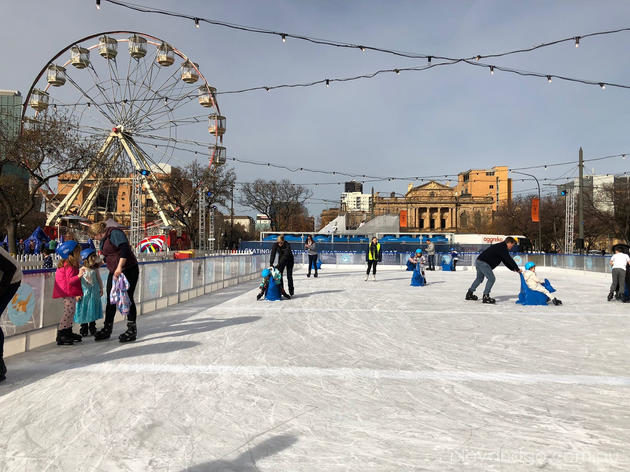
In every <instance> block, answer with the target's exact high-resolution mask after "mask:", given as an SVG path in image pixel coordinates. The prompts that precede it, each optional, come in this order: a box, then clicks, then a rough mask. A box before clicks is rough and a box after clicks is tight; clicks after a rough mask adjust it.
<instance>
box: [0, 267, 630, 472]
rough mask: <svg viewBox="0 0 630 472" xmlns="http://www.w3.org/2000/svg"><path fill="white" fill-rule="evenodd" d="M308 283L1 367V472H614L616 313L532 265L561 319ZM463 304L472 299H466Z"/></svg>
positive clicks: (625, 422)
mask: <svg viewBox="0 0 630 472" xmlns="http://www.w3.org/2000/svg"><path fill="white" fill-rule="evenodd" d="M363 270H364V269H362V268H361V267H359V266H356V267H339V268H337V269H335V268H334V267H332V266H324V268H323V270H322V271H321V272H320V277H319V278H317V279H314V278H310V279H307V278H306V275H305V273H304V270H297V271H296V273H295V286H296V297H295V298H294V299H293V300H290V301H281V302H265V301H258V302H257V301H256V297H255V294H256V293H257V289H256V286H257V283H255V284H254V283H249V284H245V285H241V286H238V287H233V288H231V289H227V290H224V291H222V292H221V293H215V294H212V295H209V296H205V297H201V298H198V299H195V300H193V301H191V302H188V303H185V304H181V305H177V306H175V307H171V308H168V309H165V310H162V311H160V312H157V313H155V314H151V315H147V316H143V317H140V319H139V327H138V331H139V335H140V338H139V339H138V341H137V342H135V343H130V344H127V345H121V344H120V343H118V340H117V339H115V338H117V336H118V334H119V333H120V332H122V330H123V326H122V325H121V324H118V325H116V326H115V331H114V334H115V336H114V337H113V338H112V340H110V341H106V342H102V343H95V342H94V341H93V340H92V339H91V338H88V339H86V340H85V341H84V342H83V344H82V345H79V346H72V347H69V346H64V347H57V346H51V347H48V348H45V349H40V350H36V351H32V352H29V353H26V354H23V355H19V356H15V357H12V358H9V359H8V362H7V364H8V368H9V374H8V378H7V381H6V382H4V383H3V384H0V414H1V419H0V470H1V471H29V472H30V471H38V472H43V471H108V472H109V471H143V472H144V471H169V472H171V471H172V472H179V471H195V472H201V471H203V472H205V471H247V472H250V471H251V472H253V471H262V472H279V471H287V472H300V471H313V472H315V471H317V472H324V471H361V472H369V471H421V470H431V471H510V472H513V471H530V470H545V471H617V470H618V471H626V472H627V471H628V470H630V447H629V445H630V372H629V369H628V366H629V363H630V342H629V340H628V334H629V333H630V330H629V328H630V305H628V304H622V303H620V302H610V303H608V302H606V295H607V293H608V287H609V285H610V276H609V275H605V274H585V273H582V272H571V271H563V270H551V269H545V268H540V269H539V275H541V276H543V277H548V278H549V279H550V280H551V282H552V283H553V284H554V285H555V286H556V288H557V289H558V293H557V295H558V297H559V298H560V299H562V301H563V302H564V305H563V306H560V307H555V306H547V307H522V306H518V305H515V303H514V301H515V299H516V296H517V294H518V290H519V278H518V276H517V275H515V274H513V273H511V272H508V271H507V270H505V269H503V270H497V271H496V272H495V273H496V274H497V283H496V285H495V288H494V290H493V296H495V298H496V299H497V305H495V306H492V305H483V304H482V303H481V301H477V302H470V301H465V300H464V295H465V292H466V289H467V287H468V286H469V285H470V283H471V282H472V279H473V278H474V273H473V272H471V271H458V272H454V273H452V272H450V273H449V272H429V273H428V278H429V285H428V286H425V287H410V286H409V282H410V278H411V273H410V272H404V271H402V270H401V269H400V268H398V267H396V268H393V267H392V268H387V267H383V268H382V269H381V268H380V267H379V272H378V273H377V281H376V282H374V281H372V280H370V281H368V282H365V281H364V273H363V272H362V271H363ZM481 288H482V287H480V289H479V290H478V291H477V293H478V295H481Z"/></svg>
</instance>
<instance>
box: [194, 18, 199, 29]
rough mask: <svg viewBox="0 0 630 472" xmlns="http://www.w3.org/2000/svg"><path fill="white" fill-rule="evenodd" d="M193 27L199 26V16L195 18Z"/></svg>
mask: <svg viewBox="0 0 630 472" xmlns="http://www.w3.org/2000/svg"><path fill="white" fill-rule="evenodd" d="M195 28H199V18H195Z"/></svg>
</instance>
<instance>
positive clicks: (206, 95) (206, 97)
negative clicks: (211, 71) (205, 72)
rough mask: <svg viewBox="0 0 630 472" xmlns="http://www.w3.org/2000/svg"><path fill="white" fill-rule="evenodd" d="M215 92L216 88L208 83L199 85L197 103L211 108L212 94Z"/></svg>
mask: <svg viewBox="0 0 630 472" xmlns="http://www.w3.org/2000/svg"><path fill="white" fill-rule="evenodd" d="M216 92H217V89H215V88H214V87H210V86H208V85H202V86H201V87H199V93H198V96H199V104H200V105H201V106H202V107H206V108H212V107H213V106H214V94H215V93H216Z"/></svg>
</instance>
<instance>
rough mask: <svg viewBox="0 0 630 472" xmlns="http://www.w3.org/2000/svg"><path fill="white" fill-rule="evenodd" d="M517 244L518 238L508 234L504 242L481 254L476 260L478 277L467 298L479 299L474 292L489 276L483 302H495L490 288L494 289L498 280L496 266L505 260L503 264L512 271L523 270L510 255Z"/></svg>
mask: <svg viewBox="0 0 630 472" xmlns="http://www.w3.org/2000/svg"><path fill="white" fill-rule="evenodd" d="M515 244H516V240H515V239H514V238H512V237H510V236H508V237H507V238H505V240H504V241H503V242H502V243H497V244H493V245H492V246H490V247H489V248H487V249H486V250H485V251H483V252H482V253H481V254H479V257H478V258H477V261H476V262H475V268H476V269H477V278H476V279H475V281H474V282H473V283H472V285H471V286H470V288H469V289H468V292H467V293H466V300H478V299H479V298H478V297H477V295H475V294H474V292H475V290H476V289H477V287H479V285H480V284H481V282H483V279H484V278H487V279H488V281H487V282H486V288H485V289H484V291H483V303H495V299H494V298H491V297H490V290H492V286H493V285H494V282H495V280H496V278H495V277H494V273H493V272H492V271H493V270H494V268H495V267H496V266H498V265H499V264H500V263H501V262H503V264H505V266H506V267H507V268H508V269H510V270H511V271H514V272H519V273H520V272H521V269H519V267H518V265H517V264H516V262H514V259H512V257H511V256H510V249H512V248H513V247H514V245H515Z"/></svg>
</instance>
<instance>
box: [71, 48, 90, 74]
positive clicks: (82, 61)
mask: <svg viewBox="0 0 630 472" xmlns="http://www.w3.org/2000/svg"><path fill="white" fill-rule="evenodd" d="M70 64H72V65H73V66H74V67H76V68H77V69H85V68H86V67H87V66H89V65H90V50H89V49H86V48H82V47H80V46H72V49H70Z"/></svg>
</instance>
